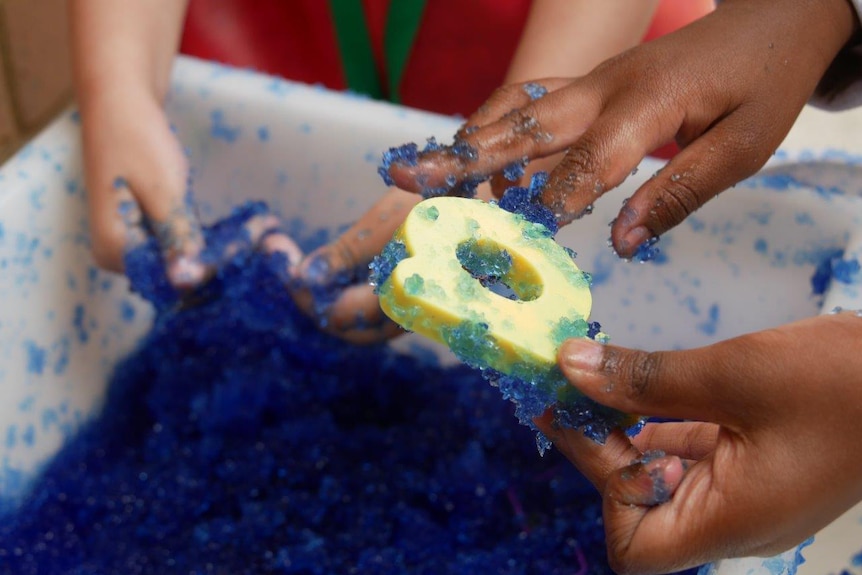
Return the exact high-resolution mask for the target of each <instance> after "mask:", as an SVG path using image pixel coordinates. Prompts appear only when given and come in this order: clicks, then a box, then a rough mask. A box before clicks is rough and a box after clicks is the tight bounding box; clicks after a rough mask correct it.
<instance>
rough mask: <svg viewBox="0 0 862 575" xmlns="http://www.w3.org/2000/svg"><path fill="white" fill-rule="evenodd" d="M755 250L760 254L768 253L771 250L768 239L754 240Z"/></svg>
mask: <svg viewBox="0 0 862 575" xmlns="http://www.w3.org/2000/svg"><path fill="white" fill-rule="evenodd" d="M754 251H756V252H757V253H759V254H764V255H766V253H767V252H768V251H769V243H768V242H767V241H766V239H765V238H757V239H756V240H754Z"/></svg>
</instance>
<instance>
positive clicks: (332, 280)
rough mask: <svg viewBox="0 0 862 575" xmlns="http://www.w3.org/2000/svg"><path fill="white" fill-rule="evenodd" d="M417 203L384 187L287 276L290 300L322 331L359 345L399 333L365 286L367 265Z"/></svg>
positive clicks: (400, 193) (417, 197)
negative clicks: (371, 202)
mask: <svg viewBox="0 0 862 575" xmlns="http://www.w3.org/2000/svg"><path fill="white" fill-rule="evenodd" d="M420 199H421V198H419V196H417V195H415V194H409V193H407V192H404V191H401V190H398V189H396V188H393V189H390V190H389V191H388V192H387V193H386V195H385V196H383V198H382V199H381V200H380V201H378V202H377V203H376V204H375V205H374V206H373V207H372V208H371V209H370V210H369V211H368V212H366V213H365V214H364V215H363V216H362V217H361V218H360V219H359V221H357V222H356V223H355V224H353V226H351V228H350V229H349V230H347V231H346V232H344V234H342V235H341V236H340V237H339V238H338V239H336V240H335V241H334V242H332V243H330V244H327V245H325V246H323V247H321V248H318V249H317V250H315V251H314V252H312V253H311V254H309V255H308V256H307V257H305V258H304V259H303V260H302V262H301V263H300V264H299V265H298V266H296V268H295V269H294V270H292V271H291V272H290V275H291V276H292V279H291V281H290V282H289V286H290V289H291V292H292V293H293V297H294V300H295V301H296V302H297V304H298V305H299V306H300V307H301V308H302V309H303V310H305V311H306V313H308V314H309V315H310V316H312V317H314V318H315V319H316V320H317V321H318V323H319V324H320V327H321V328H322V329H324V330H325V331H328V332H330V333H332V334H333V335H336V336H338V337H341V338H343V339H346V340H348V341H351V342H353V343H362V344H364V343H374V342H377V341H382V340H385V339H389V338H391V337H394V336H396V335H398V334H400V333H402V330H401V328H399V327H398V326H397V325H396V324H395V323H393V322H392V321H391V320H389V318H387V317H386V316H385V315H384V314H383V311H382V310H381V309H380V303H379V302H378V299H377V295H375V294H374V289H373V287H372V286H371V285H369V283H368V264H369V263H370V262H371V260H372V259H373V258H374V256H376V255H377V254H379V253H380V251H381V250H382V249H383V247H384V246H385V245H386V243H387V242H388V241H389V240H391V239H392V234H393V233H394V232H395V230H396V229H397V228H398V226H400V225H401V222H403V221H404V218H405V217H407V214H408V212H410V210H411V209H412V208H413V206H415V205H416V204H417V203H418V202H419V200H420Z"/></svg>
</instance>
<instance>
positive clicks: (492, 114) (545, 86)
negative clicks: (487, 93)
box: [456, 78, 570, 139]
mask: <svg viewBox="0 0 862 575" xmlns="http://www.w3.org/2000/svg"><path fill="white" fill-rule="evenodd" d="M569 82H570V80H569V79H566V78H544V79H542V80H533V81H531V82H526V83H523V84H520V83H519V84H508V85H506V86H501V87H500V88H497V89H496V90H495V91H494V93H493V94H491V97H490V98H488V100H487V101H486V102H485V103H484V104H482V105H481V106H480V107H479V109H478V110H476V112H475V113H474V114H473V115H471V116H470V117H469V118H467V121H466V122H464V125H463V126H461V129H460V130H458V134H457V136H456V138H457V139H463V138H465V137H467V136H468V135H469V134H470V133H472V132H474V131H475V130H476V129H477V128H481V127H483V126H487V125H488V124H491V123H494V122H496V121H497V120H499V119H500V118H502V117H503V116H504V115H506V114H507V113H509V112H511V111H512V110H515V109H517V108H522V107H524V106H526V105H528V104H529V103H530V102H534V101H536V100H539V99H540V98H543V97H544V96H546V95H547V94H548V92H553V91H555V90H558V89H560V88H562V87H563V86H566V85H568V84H569Z"/></svg>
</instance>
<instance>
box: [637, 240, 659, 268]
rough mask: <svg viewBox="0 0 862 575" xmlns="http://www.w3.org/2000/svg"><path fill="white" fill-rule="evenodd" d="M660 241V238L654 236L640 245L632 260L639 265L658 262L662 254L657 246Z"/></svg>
mask: <svg viewBox="0 0 862 575" xmlns="http://www.w3.org/2000/svg"><path fill="white" fill-rule="evenodd" d="M658 240H659V238H658V236H653V237H651V238H650V239H648V240H647V241H645V242H644V243H642V244H641V245H639V246H638V249H637V251H636V252H635V253H634V255H633V256H632V260H634V261H636V262H639V263H644V262H648V261H652V260H657V259H658V257H659V254H660V253H661V250H660V249H659V248H658V247H657V246H656V243H658Z"/></svg>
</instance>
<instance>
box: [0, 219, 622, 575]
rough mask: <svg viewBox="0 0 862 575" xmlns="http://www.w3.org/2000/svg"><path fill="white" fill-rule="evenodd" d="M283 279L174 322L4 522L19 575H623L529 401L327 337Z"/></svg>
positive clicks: (153, 266) (269, 264)
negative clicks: (536, 434) (547, 447)
mask: <svg viewBox="0 0 862 575" xmlns="http://www.w3.org/2000/svg"><path fill="white" fill-rule="evenodd" d="M240 219H241V218H240ZM231 225H233V224H231ZM219 229H221V230H222V231H224V230H225V228H224V227H222V228H219ZM234 229H235V230H236V231H237V234H241V233H242V232H241V230H240V228H239V227H235V228H234ZM227 236H229V234H225V236H224V237H223V239H224V240H225V241H228V242H230V241H235V240H236V239H237V238H234V239H233V240H231V239H230V238H229V237H227ZM297 239H299V238H297ZM239 240H240V241H242V239H241V238H239ZM301 243H302V242H301ZM310 247H313V246H310ZM142 252H147V253H148V254H149V256H152V257H144V255H143V254H142ZM129 260H130V261H132V262H134V263H136V264H137V265H139V270H138V275H137V278H138V279H136V280H134V281H135V282H137V281H138V280H139V279H141V278H148V277H150V276H152V275H153V274H156V273H157V272H158V271H159V270H160V269H161V261H160V260H159V252H158V249H157V246H155V245H153V246H142V247H141V248H139V249H138V250H136V252H135V253H132V254H129ZM146 265H149V266H150V267H149V270H146V269H144V268H145V266H146ZM284 265H285V259H284V257H283V255H281V254H277V255H272V256H267V255H265V254H262V253H259V252H255V251H251V250H250V251H247V252H244V253H241V254H238V255H237V257H235V258H232V259H231V260H229V261H227V262H225V263H224V265H223V266H222V268H221V269H220V270H219V272H218V276H217V278H216V280H217V281H216V282H215V283H214V284H213V285H212V287H211V288H210V289H211V293H210V296H211V297H208V298H205V299H203V300H201V301H200V303H199V305H195V306H191V307H185V308H182V309H181V308H177V307H172V306H165V305H161V306H160V311H159V313H158V314H157V316H156V318H155V321H154V327H153V330H152V331H151V332H150V333H149V334H148V335H147V336H146V337H145V338H144V340H143V341H142V342H141V343H140V345H139V347H138V348H137V350H136V351H135V352H134V353H132V354H131V355H130V356H129V357H128V358H126V359H125V360H123V361H122V362H120V363H119V364H118V365H117V367H116V369H115V372H114V374H113V376H112V377H111V380H110V382H109V385H108V389H107V394H106V397H105V402H104V407H103V409H102V411H101V413H99V414H96V415H94V417H93V419H91V420H90V421H89V422H88V423H86V424H85V425H84V426H83V427H82V429H81V431H80V432H79V433H78V434H77V436H76V437H74V438H73V439H71V440H70V441H69V442H68V443H67V444H66V445H65V446H64V447H63V448H62V450H61V451H60V452H59V453H58V455H57V456H56V457H55V458H54V459H53V460H52V461H50V462H49V463H48V464H47V465H46V467H45V468H44V471H43V473H42V474H41V475H40V477H39V478H37V479H36V480H35V481H34V482H33V483H32V484H31V488H30V491H29V493H28V494H27V495H26V496H25V498H24V499H23V500H22V501H21V504H20V507H19V508H18V509H17V510H16V511H15V512H7V513H5V514H3V515H2V516H0V572H2V573H14V574H15V575H34V574H40V575H41V574H45V573H51V574H56V575H64V574H66V575H72V574H81V573H130V574H133V573H134V574H166V575H173V574H188V573H197V574H209V573H212V574H216V573H279V574H294V575H309V574H329V573H373V574H378V575H388V574H393V575H394V574H402V573H414V574H418V575H432V574H433V575H438V574H443V575H447V574H453V575H454V574H465V575H466V574H471V575H473V574H476V575H484V574H489V575H490V574H492V573H493V574H512V575H515V574H518V575H521V574H523V575H539V574H542V575H545V574H563V573H571V572H572V570H573V566H584V568H585V569H588V572H589V573H590V574H610V573H611V570H610V568H609V567H608V566H607V562H606V559H605V544H604V531H603V527H602V521H601V502H600V499H599V496H598V495H597V494H596V492H595V490H594V488H593V487H592V486H591V485H590V484H589V483H588V482H587V481H586V480H585V479H584V478H583V477H582V476H581V475H580V474H579V473H578V472H577V471H576V470H575V468H574V467H573V466H571V465H570V464H569V463H568V462H567V461H566V460H565V458H564V457H563V456H561V455H560V454H559V453H557V452H553V451H552V452H550V453H548V454H547V455H546V456H545V457H544V458H538V457H537V455H536V452H535V449H534V448H533V447H532V442H531V441H530V437H531V433H530V431H529V430H527V429H526V428H525V427H523V426H520V425H518V424H517V423H516V422H515V420H514V418H513V417H512V406H511V404H509V403H507V402H501V401H500V400H499V393H498V392H497V391H495V390H494V389H492V388H491V387H490V386H488V385H484V384H483V382H482V380H481V378H480V376H479V375H478V374H477V373H476V372H475V371H474V370H472V369H469V368H467V367H465V366H453V367H446V368H444V367H441V366H440V365H439V364H438V363H437V362H436V360H435V359H430V358H429V357H428V354H427V353H426V354H415V355H410V356H407V355H403V354H400V353H398V352H396V351H394V350H393V349H391V348H389V347H387V346H376V347H361V348H358V347H354V346H351V345H348V344H346V343H344V342H341V341H340V340H338V339H336V338H333V337H330V336H328V335H326V334H324V333H321V332H320V331H318V330H317V329H316V327H315V323H314V321H313V320H311V319H309V318H307V317H305V316H304V315H303V314H302V313H300V312H299V311H298V309H297V308H296V307H295V306H294V304H293V302H292V300H291V298H290V296H289V295H288V293H287V291H286V290H285V288H284V282H283V269H284ZM135 289H136V290H137V291H138V292H139V293H145V294H147V297H150V298H151V300H153V301H158V302H160V301H161V299H160V298H161V294H159V293H158V292H157V291H153V290H150V289H149V288H144V287H142V286H141V284H140V283H135ZM513 393H517V391H513Z"/></svg>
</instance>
